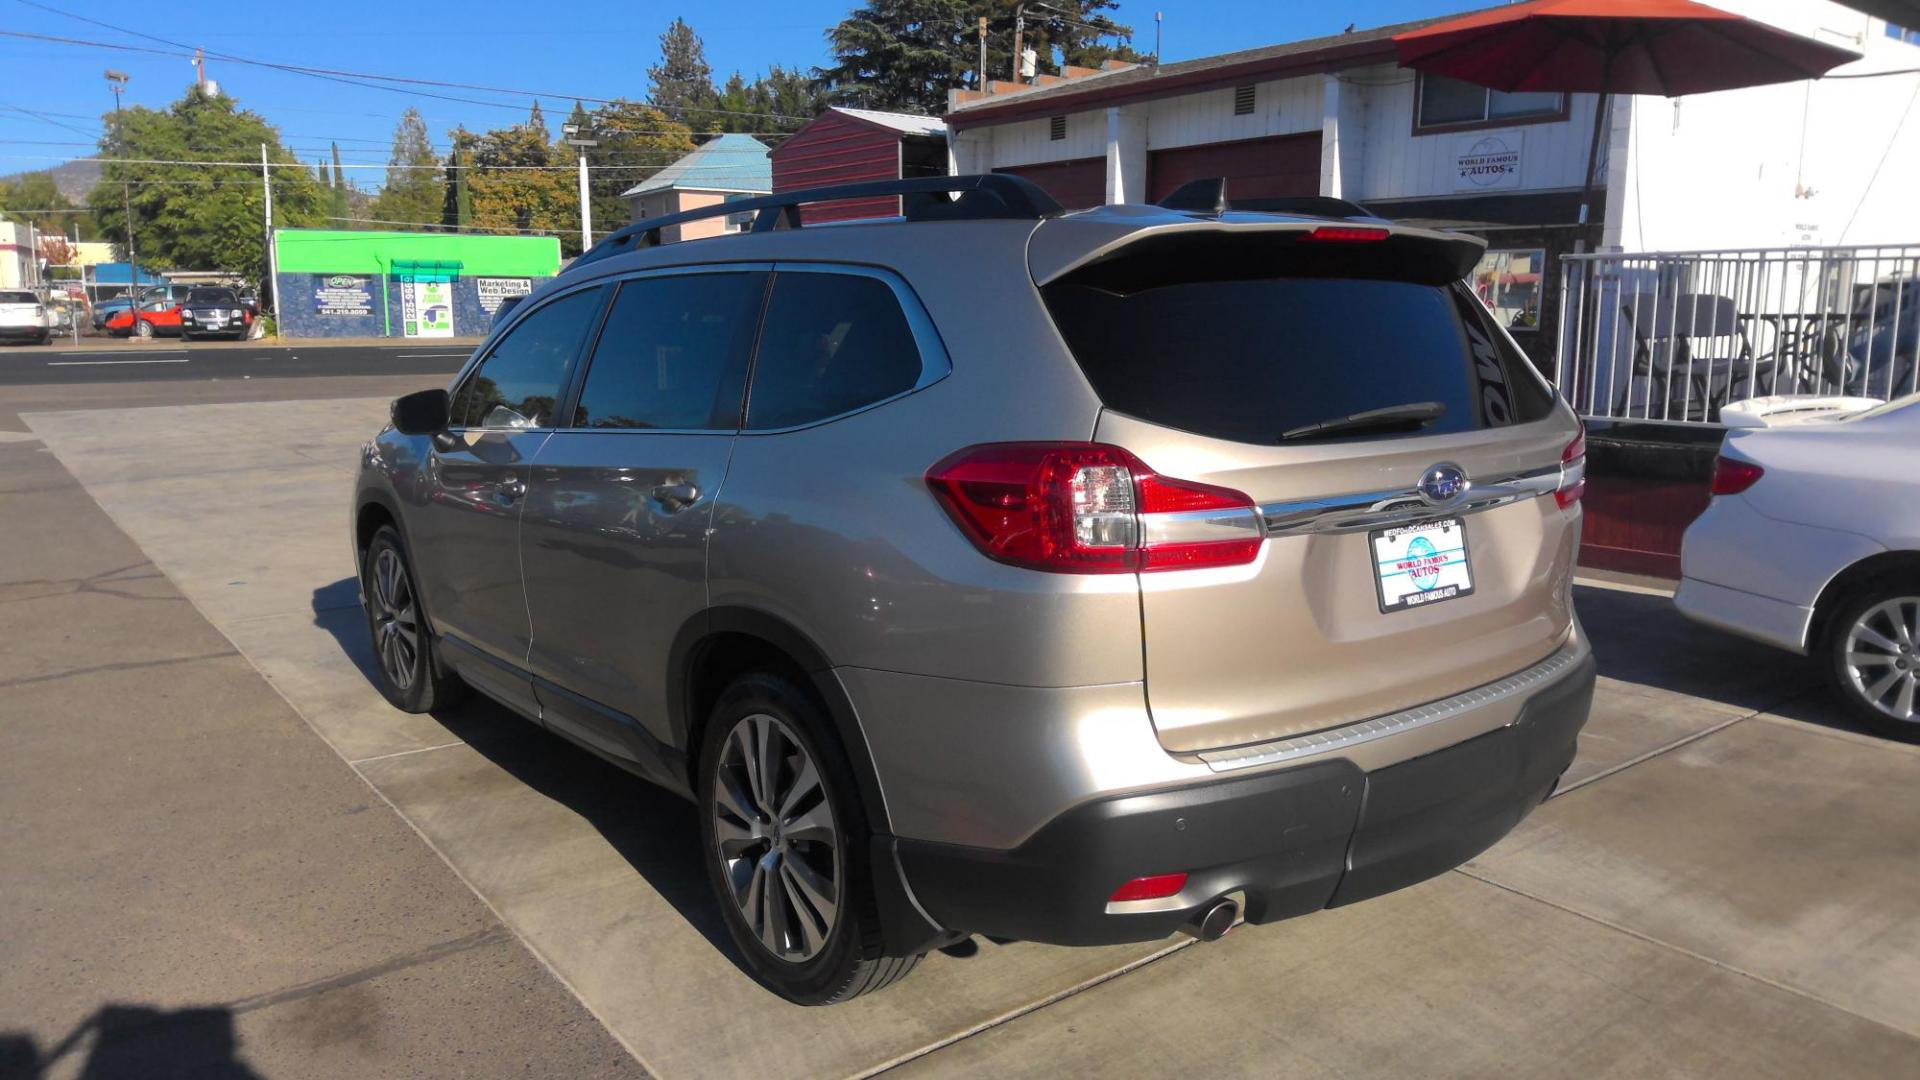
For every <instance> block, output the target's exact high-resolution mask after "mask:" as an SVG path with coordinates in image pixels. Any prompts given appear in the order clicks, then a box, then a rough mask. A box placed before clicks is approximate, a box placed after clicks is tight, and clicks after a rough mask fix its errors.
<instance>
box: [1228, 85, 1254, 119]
mask: <svg viewBox="0 0 1920 1080" xmlns="http://www.w3.org/2000/svg"><path fill="white" fill-rule="evenodd" d="M1252 112H1253V87H1252V86H1236V87H1234V88H1233V115H1235V116H1246V115H1248V114H1250V113H1252Z"/></svg>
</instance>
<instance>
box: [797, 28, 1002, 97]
mask: <svg viewBox="0 0 1920 1080" xmlns="http://www.w3.org/2000/svg"><path fill="white" fill-rule="evenodd" d="M970 15H971V8H970V6H969V5H968V4H967V3H966V0H867V2H866V4H865V5H864V6H862V7H859V8H856V9H855V10H854V11H853V12H852V13H851V14H849V15H848V16H847V17H846V18H845V19H843V20H841V21H840V23H839V24H838V25H836V26H834V27H832V28H830V29H829V30H828V31H827V45H828V47H829V49H830V50H831V51H832V53H833V58H834V63H833V64H832V65H831V66H829V67H824V68H820V69H817V70H816V71H815V72H814V74H815V76H816V77H817V78H819V79H820V80H821V81H822V82H824V83H826V84H827V87H828V90H827V94H828V97H829V98H830V99H831V100H832V101H834V102H836V103H838V104H842V105H854V106H858V107H861V108H867V109H888V110H892V111H896V112H911V113H923V114H928V115H931V114H934V113H938V112H943V111H945V109H946V107H947V91H948V90H949V89H951V88H953V87H955V86H959V85H961V84H962V82H963V80H964V79H965V77H966V73H967V71H968V70H969V69H970V68H972V67H973V66H974V64H975V62H974V61H972V60H970V59H968V56H967V46H968V41H967V39H968V38H969V37H970V36H971V35H970V33H969V31H971V30H972V29H973V26H972V19H971V18H970ZM975 40H977V38H976V39H975Z"/></svg>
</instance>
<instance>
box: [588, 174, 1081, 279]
mask: <svg viewBox="0 0 1920 1080" xmlns="http://www.w3.org/2000/svg"><path fill="white" fill-rule="evenodd" d="M950 194H958V195H959V196H960V197H959V198H957V199H951V200H949V199H941V198H937V197H936V196H940V195H950ZM888 196H900V197H901V200H902V209H903V210H904V211H905V217H906V219H907V220H908V221H966V220H988V219H995V218H998V219H1011V220H1026V221H1037V220H1039V219H1041V218H1044V217H1051V216H1053V215H1054V214H1058V213H1060V212H1061V210H1060V204H1059V203H1057V202H1055V201H1054V200H1053V197H1052V196H1050V195H1048V194H1047V193H1046V191H1045V190H1043V189H1042V188H1041V187H1040V186H1039V185H1038V184H1035V183H1034V182H1033V181H1031V180H1028V179H1026V178H1024V177H1019V176H1012V175H1008V174H1005V173H983V174H979V175H972V176H916V177H911V178H908V179H904V180H868V181H864V182H861V183H857V184H835V185H832V186H830V187H817V188H803V189H801V190H798V191H783V192H780V193H778V194H775V195H761V196H758V197H756V198H752V199H735V200H733V201H732V202H723V203H716V204H714V205H713V206H702V207H700V208H698V209H694V210H682V211H680V212H679V213H677V214H664V215H662V216H660V217H652V218H647V219H645V220H642V221H636V222H634V223H633V224H631V225H628V226H626V227H625V228H622V229H618V230H616V231H615V232H613V233H612V234H611V235H609V236H607V237H606V238H604V239H602V240H601V241H600V242H599V243H597V244H595V245H593V247H591V248H589V249H587V250H586V251H585V252H583V253H582V254H581V255H580V257H579V258H578V259H575V260H574V261H573V265H575V266H578V265H580V264H581V263H587V262H593V261H595V260H597V259H604V258H607V257H608V256H611V255H617V254H619V253H621V252H623V251H632V250H638V249H640V248H646V247H656V246H658V245H659V244H660V237H661V232H662V230H665V229H668V228H671V227H673V226H675V225H684V224H686V223H688V222H691V221H701V220H704V219H707V218H715V217H722V216H731V215H734V214H753V215H754V218H753V230H752V231H754V232H757V233H758V232H771V231H773V230H775V229H797V228H799V227H800V207H801V206H803V205H805V204H807V203H820V202H839V201H842V200H846V199H876V198H885V197H888Z"/></svg>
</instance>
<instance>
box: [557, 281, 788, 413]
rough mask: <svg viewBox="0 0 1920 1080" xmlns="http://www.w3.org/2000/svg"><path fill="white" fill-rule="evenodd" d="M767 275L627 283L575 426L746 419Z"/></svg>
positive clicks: (589, 374) (610, 319) (602, 342)
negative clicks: (743, 405)
mask: <svg viewBox="0 0 1920 1080" xmlns="http://www.w3.org/2000/svg"><path fill="white" fill-rule="evenodd" d="M766 288H767V275H765V274H758V273H737V274H735V273H729V274H688V275H686V276H684V277H653V278H639V279H637V280H634V281H628V282H624V283H623V284H621V286H620V293H619V295H618V296H616V297H614V300H613V309H612V310H611V311H610V312H608V314H607V323H606V327H605V329H603V330H602V331H601V332H600V344H599V345H598V346H596V347H595V349H594V353H593V363H592V366H590V367H588V368H587V385H586V388H585V389H583V390H582V391H581V392H580V405H579V408H578V409H576V410H575V411H574V417H573V425H574V426H575V427H596V428H724V429H726V430H729V431H731V430H733V429H734V428H736V427H738V426H739V425H740V394H741V391H742V389H743V387H744V384H745V383H746V375H747V354H748V352H749V350H751V349H752V348H753V329H754V324H755V322H756V321H757V319H758V317H759V314H760V301H761V300H762V299H763V298H764V297H765V295H766Z"/></svg>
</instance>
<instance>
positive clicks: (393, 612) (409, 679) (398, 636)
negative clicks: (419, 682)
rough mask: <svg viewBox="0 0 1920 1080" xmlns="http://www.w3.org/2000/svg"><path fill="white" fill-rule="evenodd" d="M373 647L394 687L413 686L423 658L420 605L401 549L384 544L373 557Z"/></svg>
mask: <svg viewBox="0 0 1920 1080" xmlns="http://www.w3.org/2000/svg"><path fill="white" fill-rule="evenodd" d="M372 601H373V604H372V606H373V651H374V654H375V655H376V656H378V657H379V658H380V670H382V671H384V672H386V675H387V678H388V679H389V680H390V681H391V682H392V683H393V685H394V688H395V689H398V690H401V691H405V690H407V689H408V688H410V687H412V686H413V678H414V669H415V668H416V667H418V666H419V659H420V605H419V604H418V603H417V602H416V601H415V600H414V595H413V581H412V580H411V579H410V578H408V577H407V565H406V563H404V562H402V561H401V559H400V553H399V552H398V551H395V550H394V549H393V548H390V547H383V548H381V549H380V553H379V554H378V555H376V556H374V559H373V596H372Z"/></svg>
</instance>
